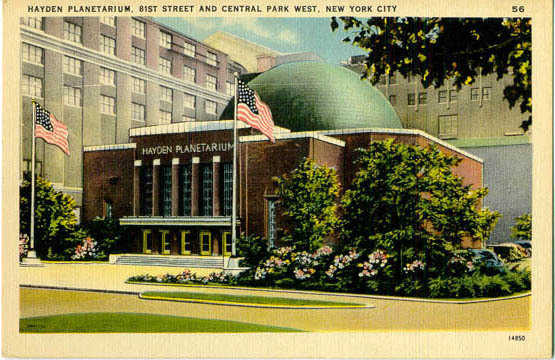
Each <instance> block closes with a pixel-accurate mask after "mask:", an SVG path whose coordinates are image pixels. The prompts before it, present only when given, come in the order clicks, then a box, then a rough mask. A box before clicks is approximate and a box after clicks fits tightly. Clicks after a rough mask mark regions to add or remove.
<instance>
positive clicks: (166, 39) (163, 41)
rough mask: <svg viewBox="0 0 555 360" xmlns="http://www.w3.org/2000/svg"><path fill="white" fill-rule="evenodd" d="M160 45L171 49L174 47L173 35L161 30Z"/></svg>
mask: <svg viewBox="0 0 555 360" xmlns="http://www.w3.org/2000/svg"><path fill="white" fill-rule="evenodd" d="M160 46H162V47H165V48H166V49H171V47H172V35H171V34H168V33H166V32H163V31H160Z"/></svg>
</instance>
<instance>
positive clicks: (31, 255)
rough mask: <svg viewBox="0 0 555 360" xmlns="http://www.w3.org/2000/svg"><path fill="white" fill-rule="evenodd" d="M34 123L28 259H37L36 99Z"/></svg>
mask: <svg viewBox="0 0 555 360" xmlns="http://www.w3.org/2000/svg"><path fill="white" fill-rule="evenodd" d="M32 105H33V123H32V126H31V128H32V129H33V145H32V146H31V231H30V241H29V251H28V252H27V257H28V258H36V257H37V254H36V252H35V152H36V147H35V123H36V121H37V109H36V105H35V99H33V103H32Z"/></svg>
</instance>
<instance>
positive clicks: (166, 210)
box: [160, 165, 172, 216]
mask: <svg viewBox="0 0 555 360" xmlns="http://www.w3.org/2000/svg"><path fill="white" fill-rule="evenodd" d="M160 170H161V180H162V181H161V182H160V194H161V199H160V200H161V201H162V204H161V205H162V206H161V207H160V208H161V210H162V216H171V214H172V168H171V166H168V165H163V166H161V169H160Z"/></svg>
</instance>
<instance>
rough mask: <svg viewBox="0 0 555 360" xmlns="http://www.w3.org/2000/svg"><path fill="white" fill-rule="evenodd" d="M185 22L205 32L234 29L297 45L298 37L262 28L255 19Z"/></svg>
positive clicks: (281, 30)
mask: <svg viewBox="0 0 555 360" xmlns="http://www.w3.org/2000/svg"><path fill="white" fill-rule="evenodd" d="M187 21H188V22H189V23H190V24H191V25H192V26H195V27H198V28H201V29H203V30H205V31H214V30H227V31H232V30H234V29H240V30H242V31H245V32H249V33H251V34H253V35H254V36H257V37H261V38H264V39H268V40H274V41H275V40H278V41H280V42H281V41H284V42H289V43H292V44H299V42H300V39H299V35H298V34H297V33H296V32H294V31H292V30H290V29H280V30H279V31H277V32H276V31H272V30H270V29H268V28H267V27H266V26H264V25H263V24H262V23H261V22H260V20H259V19H257V18H236V17H226V18H216V19H204V18H192V19H187Z"/></svg>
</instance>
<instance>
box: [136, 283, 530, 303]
mask: <svg viewBox="0 0 555 360" xmlns="http://www.w3.org/2000/svg"><path fill="white" fill-rule="evenodd" d="M125 283H126V284H130V285H153V286H173V287H195V288H205V289H230V290H241V291H260V292H274V293H284V294H307V295H319V296H337V297H355V298H364V299H376V300H392V301H410V302H427V303H437V304H458V305H465V304H475V303H481V302H493V301H503V300H511V299H518V298H522V297H527V296H532V292H527V293H524V294H518V295H511V296H505V297H499V298H485V299H480V298H477V299H475V300H441V299H423V298H408V297H394V296H385V295H363V294H348V293H343V294H339V293H327V292H312V291H306V290H281V289H260V288H249V287H237V286H225V285H222V286H218V285H195V284H173V283H150V282H139V281H137V282H135V281H126V282H125Z"/></svg>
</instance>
